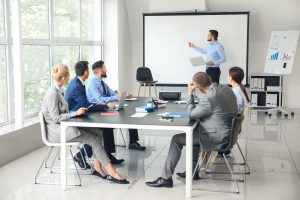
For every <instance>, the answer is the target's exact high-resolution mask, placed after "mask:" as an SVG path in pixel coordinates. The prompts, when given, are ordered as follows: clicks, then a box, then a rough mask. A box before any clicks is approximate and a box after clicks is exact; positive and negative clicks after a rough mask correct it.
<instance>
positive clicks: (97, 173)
mask: <svg viewBox="0 0 300 200" xmlns="http://www.w3.org/2000/svg"><path fill="white" fill-rule="evenodd" d="M92 175H95V176H98V177H100V178H102V179H107V176H106V175H105V176H102V175H101V174H100V173H99V172H98V171H96V170H93V172H92Z"/></svg>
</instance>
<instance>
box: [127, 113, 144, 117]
mask: <svg viewBox="0 0 300 200" xmlns="http://www.w3.org/2000/svg"><path fill="white" fill-rule="evenodd" d="M146 115H148V113H135V114H133V115H131V116H130V117H145V116H146Z"/></svg>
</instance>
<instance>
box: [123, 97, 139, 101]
mask: <svg viewBox="0 0 300 200" xmlns="http://www.w3.org/2000/svg"><path fill="white" fill-rule="evenodd" d="M137 100H138V99H137V98H136V97H132V98H129V99H125V101H137Z"/></svg>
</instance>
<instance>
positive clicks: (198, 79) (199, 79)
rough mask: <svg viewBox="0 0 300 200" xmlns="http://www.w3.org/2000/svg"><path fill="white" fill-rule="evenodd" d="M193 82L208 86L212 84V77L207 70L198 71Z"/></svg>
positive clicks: (200, 85) (203, 86) (198, 85)
mask: <svg viewBox="0 0 300 200" xmlns="http://www.w3.org/2000/svg"><path fill="white" fill-rule="evenodd" d="M193 82H194V83H195V84H196V86H197V87H199V88H206V87H209V86H210V85H211V84H212V80H211V77H210V76H209V75H207V74H206V73H205V72H197V73H196V74H194V76H193Z"/></svg>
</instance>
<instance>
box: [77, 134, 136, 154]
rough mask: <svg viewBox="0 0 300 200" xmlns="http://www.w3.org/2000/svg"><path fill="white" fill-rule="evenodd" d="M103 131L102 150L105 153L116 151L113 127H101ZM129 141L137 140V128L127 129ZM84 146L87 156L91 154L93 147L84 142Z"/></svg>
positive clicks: (82, 151)
mask: <svg viewBox="0 0 300 200" xmlns="http://www.w3.org/2000/svg"><path fill="white" fill-rule="evenodd" d="M101 130H102V131H103V145H104V150H105V151H106V153H107V154H111V153H115V152H116V145H115V138H114V129H113V128H101ZM129 138H130V139H129V140H130V141H129V143H134V142H137V141H138V140H139V135H138V131H137V129H129ZM84 148H85V150H86V153H87V156H88V157H89V158H91V157H92V155H93V149H92V147H91V146H90V145H88V144H84ZM80 151H81V153H82V155H83V156H85V155H86V154H85V152H84V150H83V148H81V149H80Z"/></svg>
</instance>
